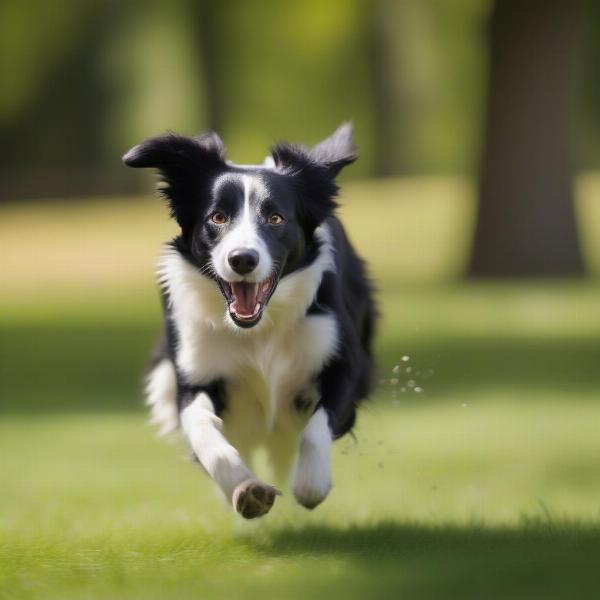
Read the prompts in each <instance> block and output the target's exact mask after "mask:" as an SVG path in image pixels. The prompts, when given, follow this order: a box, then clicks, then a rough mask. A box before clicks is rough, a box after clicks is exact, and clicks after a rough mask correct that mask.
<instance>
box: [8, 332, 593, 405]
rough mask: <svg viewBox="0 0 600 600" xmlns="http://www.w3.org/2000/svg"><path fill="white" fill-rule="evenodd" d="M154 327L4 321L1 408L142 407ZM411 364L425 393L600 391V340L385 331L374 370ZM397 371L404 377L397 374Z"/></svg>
mask: <svg viewBox="0 0 600 600" xmlns="http://www.w3.org/2000/svg"><path fill="white" fill-rule="evenodd" d="M158 330H159V324H158V323H152V324H150V323H144V322H137V323H118V324H117V323H108V324H102V325H94V324H89V325H88V324H68V323H64V322H63V323H56V324H52V323H48V324H44V325H36V326H11V325H9V324H3V325H2V326H1V327H0V356H2V361H0V406H2V410H4V411H10V412H16V413H27V412H30V411H36V412H37V411H50V412H55V411H57V410H82V411H85V410H115V409H117V410H136V409H141V408H142V387H143V374H144V368H145V364H146V361H147V358H148V356H149V353H150V349H151V348H152V345H153V343H154V340H155V338H156V336H157V333H158ZM408 353H409V354H410V355H411V363H410V364H411V366H412V367H413V368H414V369H415V370H417V371H418V370H419V369H423V370H425V371H426V370H428V369H433V370H434V371H435V374H434V375H432V376H431V377H429V378H428V379H425V380H422V379H421V378H420V376H419V375H415V373H414V372H413V373H412V374H411V375H410V376H408V375H406V376H405V379H409V378H414V379H416V381H417V382H418V384H419V385H422V386H423V387H424V388H425V389H426V392H427V394H426V399H428V400H430V401H431V400H440V401H443V400H444V398H445V396H447V395H448V394H455V393H460V392H462V391H463V390H464V391H470V390H473V389H475V388H477V387H489V388H498V387H502V388H504V389H508V390H509V391H510V392H511V394H515V395H518V394H521V395H526V394H527V393H529V392H531V391H543V390H550V391H552V392H557V391H566V392H568V393H571V392H572V393H574V394H578V393H581V392H586V391H588V392H590V391H595V390H597V389H598V388H600V369H598V365H597V357H598V356H600V340H594V339H582V338H578V337H568V336H564V337H561V338H560V339H555V340H546V339H532V338H530V337H521V336H520V335H519V332H518V331H515V332H514V335H513V336H511V337H509V338H506V337H504V338H503V339H502V340H497V339H494V338H492V337H480V338H475V339H474V338H466V337H465V338H461V337H458V336H452V337H448V336H443V335H441V336H429V337H423V338H422V339H419V340H415V339H414V338H413V339H412V341H411V342H410V347H408V348H407V347H406V345H405V344H404V342H403V341H402V336H401V335H400V334H399V335H398V336H397V337H395V336H392V337H390V336H389V335H387V336H384V337H383V339H382V340H381V343H380V345H379V348H378V356H379V370H380V373H381V375H382V376H383V377H391V376H392V373H391V369H392V367H393V365H394V364H395V363H396V362H397V361H399V359H400V357H401V356H402V355H403V354H408ZM400 377H402V375H400Z"/></svg>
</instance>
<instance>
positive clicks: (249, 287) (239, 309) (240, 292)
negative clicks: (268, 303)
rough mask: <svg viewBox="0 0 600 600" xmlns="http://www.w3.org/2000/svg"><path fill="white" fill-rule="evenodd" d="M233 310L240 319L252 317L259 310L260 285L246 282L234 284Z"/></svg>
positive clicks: (232, 284)
mask: <svg viewBox="0 0 600 600" xmlns="http://www.w3.org/2000/svg"><path fill="white" fill-rule="evenodd" d="M231 291H232V293H233V302H232V303H231V309H232V310H233V311H234V312H235V314H236V315H238V316H240V317H252V316H254V314H255V313H256V312H257V309H258V301H257V300H258V284H256V283H246V282H244V281H240V282H232V283H231Z"/></svg>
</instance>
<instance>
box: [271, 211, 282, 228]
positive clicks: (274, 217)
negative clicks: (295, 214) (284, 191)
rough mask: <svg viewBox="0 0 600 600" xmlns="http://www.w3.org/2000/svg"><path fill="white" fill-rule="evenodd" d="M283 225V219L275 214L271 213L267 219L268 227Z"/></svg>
mask: <svg viewBox="0 0 600 600" xmlns="http://www.w3.org/2000/svg"><path fill="white" fill-rule="evenodd" d="M282 223H283V217H282V216H281V215H279V214H277V213H273V214H272V215H271V216H270V217H269V225H281V224H282Z"/></svg>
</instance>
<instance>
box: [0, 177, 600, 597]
mask: <svg viewBox="0 0 600 600" xmlns="http://www.w3.org/2000/svg"><path fill="white" fill-rule="evenodd" d="M579 190H580V194H579V209H580V219H581V221H582V224H583V226H584V230H583V231H584V242H585V248H586V256H587V258H588V263H589V265H590V267H591V269H592V271H594V272H595V271H596V267H595V264H596V262H595V261H596V257H600V252H599V251H598V247H597V245H598V243H597V241H595V237H594V235H593V233H594V227H595V224H596V223H598V224H600V219H599V218H597V214H598V216H600V212H598V209H597V208H596V206H597V205H596V204H595V198H596V196H597V195H598V192H600V186H599V185H598V184H597V182H596V180H595V178H594V177H587V178H585V179H583V180H582V181H581V182H580V185H579ZM343 213H344V218H345V220H346V222H347V223H348V226H349V229H350V232H351V235H352V237H353V239H355V240H356V243H357V245H358V246H359V247H360V249H361V251H362V252H363V254H366V255H367V256H368V258H369V259H370V261H371V263H372V265H373V272H374V276H375V279H376V281H377V284H378V287H379V289H380V303H381V310H382V321H381V325H380V335H379V339H378V344H377V354H378V359H379V372H378V381H379V383H378V389H377V393H376V394H375V397H374V399H373V400H372V401H371V402H369V403H368V404H367V405H366V406H365V407H364V409H363V410H362V411H361V414H360V418H359V424H358V427H357V429H356V431H355V438H352V437H347V438H344V439H343V440H341V441H339V442H338V443H337V444H336V447H335V454H334V479H335V487H334V489H333V491H332V494H331V496H330V498H329V499H328V500H327V502H326V503H325V504H324V505H322V506H321V507H319V508H318V509H317V510H315V511H313V512H306V511H304V510H302V509H300V508H299V507H297V506H295V505H294V503H293V501H292V498H291V495H290V493H289V492H288V491H287V490H285V492H286V493H285V494H284V496H283V497H282V498H281V499H279V500H278V503H277V504H276V506H275V508H274V510H273V512H272V513H271V514H270V515H269V516H268V517H267V518H265V519H262V520H259V521H258V522H253V523H247V522H242V521H241V520H239V519H238V518H237V517H235V516H233V515H232V514H231V513H230V511H229V509H228V507H227V506H225V505H224V503H223V502H222V501H221V500H220V498H218V496H217V495H216V493H215V491H214V489H213V486H212V485H211V483H210V482H209V481H208V480H207V479H206V477H205V476H204V474H203V473H202V472H201V470H200V469H199V468H198V466H197V465H195V464H193V463H192V462H191V461H189V460H188V458H187V451H186V449H185V448H184V446H183V445H182V444H181V443H180V442H178V441H176V440H173V441H171V442H169V441H167V440H157V439H156V438H155V435H154V431H153V430H152V428H151V427H150V426H148V425H147V424H146V414H145V412H144V410H143V409H142V406H141V404H142V398H141V392H140V390H141V378H142V372H143V366H144V363H145V360H146V356H147V351H148V348H149V346H150V345H151V343H152V340H153V338H154V336H155V334H156V332H157V331H158V327H159V310H158V300H157V297H156V293H155V291H154V289H153V285H152V277H151V271H152V262H153V259H154V257H155V255H156V248H157V245H158V243H159V241H160V240H161V239H164V238H165V237H167V236H168V235H169V233H170V232H171V231H172V226H171V225H169V224H168V223H166V222H165V221H164V215H163V211H162V210H161V207H160V206H159V205H158V204H153V203H152V202H151V201H150V200H146V201H142V200H139V199H125V200H99V201H94V202H89V203H86V204H69V203H60V204H48V205H43V204H31V205H26V206H24V207H10V206H9V207H5V208H3V209H2V211H0V255H1V257H2V258H1V259H0V260H2V261H3V262H2V268H3V278H2V279H3V280H2V284H1V285H2V295H1V296H0V358H1V360H0V406H1V411H2V412H1V415H0V597H2V598H11V599H12V598H31V599H38V598H39V599H41V598H43V599H54V598H56V599H58V598H60V599H70V598H73V599H75V598H76V599H80V598H89V599H100V598H102V599H104V598H111V599H112V598H117V599H118V598H124V599H137V598H139V599H142V598H144V599H146V598H150V599H152V598H157V599H158V598H183V599H185V598H258V597H261V598H264V597H272V598H306V597H330V598H333V597H344V596H346V597H352V598H354V597H356V598H364V597H369V598H371V597H372V598H389V597H401V596H404V597H409V598H412V597H415V598H439V597H444V598H507V597H510V598H542V597H543V598H574V597H577V598H583V597H590V598H593V597H597V595H598V589H599V585H600V575H599V574H598V568H597V565H598V560H599V559H600V475H599V474H600V436H599V435H598V432H599V427H600V425H599V424H600V404H599V403H598V394H599V389H600V369H598V357H599V356H600V311H598V308H597V306H598V298H599V297H600V287H598V286H597V284H596V283H594V282H589V281H588V282H570V283H567V282H558V283H551V282H541V283H527V284H524V283H511V282H507V283H503V284H493V283H480V284H474V283H470V284H464V285H458V284H453V283H452V280H453V279H454V278H456V277H457V275H459V274H460V272H461V268H462V265H463V264H464V257H465V254H466V252H467V249H468V232H469V227H470V224H471V222H472V203H471V192H470V188H469V186H467V185H465V184H464V183H463V182H460V181H451V180H404V181H398V182H380V183H375V184H355V185H353V186H349V188H348V190H347V192H346V206H345V208H344V210H343ZM403 357H409V358H408V360H407V361H403V360H402V358H403ZM396 365H398V366H399V369H396V372H394V371H393V369H394V367H395V366H396ZM417 389H418V390H419V391H415V390H417ZM260 458H261V457H259V458H258V461H257V468H258V470H259V471H260V473H261V474H263V475H264V476H265V477H268V475H269V474H268V470H266V469H265V468H264V464H263V461H261V459H260Z"/></svg>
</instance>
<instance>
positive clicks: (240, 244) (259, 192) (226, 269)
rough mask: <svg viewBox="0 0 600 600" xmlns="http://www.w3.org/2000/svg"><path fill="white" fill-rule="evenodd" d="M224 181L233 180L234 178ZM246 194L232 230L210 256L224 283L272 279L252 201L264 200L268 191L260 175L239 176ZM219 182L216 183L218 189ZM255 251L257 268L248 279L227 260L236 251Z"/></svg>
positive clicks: (265, 248) (231, 227)
mask: <svg viewBox="0 0 600 600" xmlns="http://www.w3.org/2000/svg"><path fill="white" fill-rule="evenodd" d="M225 177H227V178H230V177H231V175H226V176H225ZM235 177H236V179H237V177H239V180H240V181H241V183H242V185H243V190H244V203H243V205H242V208H241V210H240V211H239V212H238V213H237V214H236V215H232V219H233V222H232V223H231V225H230V226H229V227H230V230H229V231H228V232H227V233H226V234H225V236H224V237H223V239H222V240H221V241H220V242H219V243H218V244H217V245H216V246H215V247H214V249H213V251H212V252H211V256H212V262H213V265H214V267H215V270H216V272H217V274H218V275H219V277H221V278H222V279H224V280H225V281H230V282H231V281H242V280H244V281H250V282H260V281H263V280H265V279H267V278H268V277H269V275H270V274H271V271H272V269H273V260H272V259H271V255H270V254H269V249H268V247H267V245H266V243H265V241H264V240H263V239H262V238H261V236H260V233H259V230H258V223H257V220H258V218H259V213H258V212H257V211H256V210H255V209H254V207H253V206H252V205H251V201H250V200H251V198H252V199H258V201H260V199H261V198H264V197H265V196H266V194H267V190H266V188H265V186H264V184H263V182H262V181H261V179H260V177H259V176H258V175H240V176H235ZM218 184H219V181H217V185H218ZM241 249H247V250H255V251H256V252H258V256H259V260H258V266H257V267H256V269H254V271H252V272H251V273H248V275H246V276H242V275H239V274H238V273H236V272H235V271H234V270H233V269H232V268H231V266H230V265H229V262H228V260H227V258H228V256H229V254H230V252H232V251H233V250H241Z"/></svg>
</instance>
